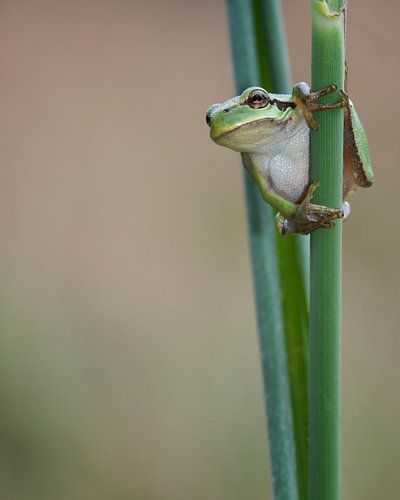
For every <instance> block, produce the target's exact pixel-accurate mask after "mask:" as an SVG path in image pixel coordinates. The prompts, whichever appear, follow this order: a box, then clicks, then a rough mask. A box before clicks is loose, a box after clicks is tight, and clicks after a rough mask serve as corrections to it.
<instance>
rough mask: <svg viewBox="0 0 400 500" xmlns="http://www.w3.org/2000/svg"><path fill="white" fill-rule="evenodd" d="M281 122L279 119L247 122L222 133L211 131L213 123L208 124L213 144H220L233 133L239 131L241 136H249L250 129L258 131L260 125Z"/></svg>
mask: <svg viewBox="0 0 400 500" xmlns="http://www.w3.org/2000/svg"><path fill="white" fill-rule="evenodd" d="M280 121H281V119H279V118H262V119H260V120H257V121H252V122H248V123H246V122H245V123H238V124H237V125H235V126H234V127H232V128H230V129H228V130H224V131H222V132H219V133H218V131H217V130H213V123H212V122H211V124H210V127H211V130H210V135H211V139H212V140H213V141H215V142H221V141H223V140H224V139H228V138H229V137H231V136H232V135H233V134H234V133H235V132H237V131H239V130H240V132H243V134H251V131H252V129H254V130H255V129H258V128H259V127H260V125H261V126H262V125H263V124H267V123H269V124H271V123H276V124H278V123H279V122H280Z"/></svg>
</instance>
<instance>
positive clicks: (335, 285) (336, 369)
mask: <svg viewBox="0 0 400 500" xmlns="http://www.w3.org/2000/svg"><path fill="white" fill-rule="evenodd" d="M340 3H342V2H339V1H333V0H332V1H331V2H329V7H330V10H331V11H334V10H337V9H338V8H339V7H340V5H338V4H340ZM311 5H312V88H313V89H321V88H323V87H325V86H326V85H328V84H330V83H336V84H337V86H338V88H339V89H342V88H343V87H344V15H343V13H341V14H340V15H338V16H332V17H329V16H328V15H327V14H328V3H327V2H326V1H324V0H312V2H311ZM337 98H338V95H337V94H336V95H334V96H329V97H327V98H326V99H325V102H332V100H335V99H337ZM322 102H323V101H322ZM317 120H318V122H319V125H320V130H319V131H318V132H317V133H312V135H311V176H312V179H318V180H319V181H320V188H319V189H318V191H317V193H316V196H315V202H316V203H320V204H323V205H327V206H330V207H341V205H342V169H343V167H342V163H343V110H334V111H327V112H321V113H319V114H318V116H317ZM341 267H342V224H341V222H339V223H336V226H335V228H334V229H329V230H324V229H320V230H317V231H315V232H314V233H313V234H312V235H311V291H310V299H311V302H310V306H311V338H310V476H309V477H310V479H309V488H310V496H309V498H310V500H338V499H339V498H340V338H341V286H342V282H341Z"/></svg>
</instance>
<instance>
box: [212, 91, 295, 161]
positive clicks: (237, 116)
mask: <svg viewBox="0 0 400 500" xmlns="http://www.w3.org/2000/svg"><path fill="white" fill-rule="evenodd" d="M294 107H295V104H293V103H284V102H282V101H278V100H277V99H272V98H271V96H270V95H269V94H268V92H267V91H266V90H264V89H263V88H260V87H250V88H248V89H246V90H245V91H244V92H243V93H242V94H241V95H240V96H237V97H233V98H232V99H229V100H228V101H225V102H224V103H222V104H214V105H213V106H211V107H210V108H209V109H208V111H207V115H206V121H207V124H208V125H209V127H210V129H211V130H210V136H211V139H212V140H213V141H215V142H216V143H217V144H220V145H221V146H225V147H227V148H230V149H233V150H234V151H238V152H241V153H251V152H258V151H259V150H260V148H261V147H262V146H264V145H265V144H267V143H268V142H271V141H273V140H274V138H275V137H276V135H277V134H278V133H279V131H280V130H281V129H282V126H283V124H284V123H285V121H286V118H287V116H288V113H287V109H288V108H290V109H293V108H294Z"/></svg>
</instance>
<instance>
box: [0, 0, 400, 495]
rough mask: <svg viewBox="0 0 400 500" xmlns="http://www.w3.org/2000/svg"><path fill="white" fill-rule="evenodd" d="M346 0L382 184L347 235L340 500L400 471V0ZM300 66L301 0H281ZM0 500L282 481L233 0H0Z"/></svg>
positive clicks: (306, 49) (361, 197)
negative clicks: (258, 320)
mask: <svg viewBox="0 0 400 500" xmlns="http://www.w3.org/2000/svg"><path fill="white" fill-rule="evenodd" d="M376 5H377V4H376V2H374V1H372V0H369V1H366V0H352V1H351V2H350V9H349V13H348V30H347V38H348V57H347V59H348V62H349V67H350V74H349V92H350V94H351V96H352V98H353V100H354V101H355V102H356V103H357V106H358V109H359V112H360V114H361V116H362V118H363V121H364V124H365V127H366V129H367V132H368V135H369V140H370V146H371V152H372V156H373V160H374V167H375V172H376V184H375V185H374V187H373V188H372V189H370V190H368V191H367V190H360V191H359V192H358V193H357V194H356V195H355V196H354V197H353V199H352V209H353V211H352V216H351V218H350V220H349V222H348V223H346V224H345V229H344V318H343V319H344V331H343V450H344V468H343V482H344V498H345V499H347V500H350V499H351V500H361V499H362V500H370V499H371V500H372V499H373V500H376V499H377V498H387V499H389V498H397V497H398V491H399V489H400V475H399V467H400V451H399V449H400V447H399V445H400V430H399V419H400V400H399V395H398V394H399V391H398V379H399V376H400V367H399V363H398V356H399V320H398V317H399V312H398V307H399V306H398V297H399V277H400V265H399V258H398V256H399V254H400V237H399V230H398V228H399V223H398V221H397V216H396V213H397V212H398V201H397V200H398V193H397V189H398V185H399V184H400V169H399V160H400V140H399V132H398V130H399V129H398V124H397V118H398V113H399V103H398V101H397V100H396V99H397V97H396V96H397V94H398V81H399V65H398V57H399V56H398V54H399V48H400V46H399V45H400V44H399V36H398V19H399V15H400V4H399V3H398V2H397V1H396V0H389V1H387V2H386V3H385V8H384V9H383V8H379V9H378V8H377V6H376ZM283 7H284V13H285V21H286V28H287V35H288V43H289V49H290V54H291V60H292V68H293V81H299V80H306V81H309V79H310V69H309V68H310V19H309V2H308V0H302V1H300V2H296V6H294V3H293V2H292V1H291V0H285V1H283ZM0 61H1V77H0V91H1V100H0V101H1V104H0V109H1V113H0V157H1V183H0V220H1V235H2V237H1V244H0V252H1V259H0V273H1V274H0V328H1V335H0V407H1V411H0V415H1V416H0V490H1V497H2V498H3V499H5V500H25V499H26V500H31V499H38V500H39V499H40V500H50V499H51V500H72V499H74V500H80V499H82V500H103V499H104V500H109V499H115V500H130V499H135V500H188V499H190V500H203V499H208V500H222V499H228V498H229V499H230V500H248V499H252V500H264V499H268V498H271V491H270V487H271V485H270V476H269V468H268V457H267V454H266V450H265V448H266V431H265V416H264V406H263V401H262V388H261V375H260V364H259V358H258V351H257V349H258V345H257V334H256V326H255V320H254V307H253V296H252V284H251V277H250V266H249V258H248V253H247V252H248V248H247V233H246V223H245V215H244V209H243V205H244V204H243V189H242V171H241V167H240V162H239V157H238V155H235V154H234V153H233V152H231V151H228V150H225V149H223V148H219V147H217V146H215V144H213V143H212V142H211V141H210V140H209V137H208V128H207V126H206V123H205V111H206V109H207V107H208V106H209V105H210V104H211V103H214V102H218V101H221V100H224V99H226V98H229V97H231V96H232V95H233V94H234V90H233V83H232V70H231V61H230V51H229V45H228V36H227V26H226V17H225V5H224V2H223V1H222V0H221V1H218V2H214V1H211V0H207V1H202V2H195V1H189V2H188V1H182V0H180V1H178V0H169V1H168V2H165V1H162V0H158V1H156V0H147V1H138V0H133V1H128V0H114V1H110V0H109V1H105V0H80V1H76V0H74V1H71V0H35V1H32V2H24V1H21V0H1V1H0Z"/></svg>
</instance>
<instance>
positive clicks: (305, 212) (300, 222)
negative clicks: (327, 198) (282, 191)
mask: <svg viewBox="0 0 400 500" xmlns="http://www.w3.org/2000/svg"><path fill="white" fill-rule="evenodd" d="M318 185H319V182H318V181H314V182H312V183H311V184H310V186H309V188H308V191H307V193H306V195H305V197H304V199H303V200H302V201H301V203H299V204H297V205H296V208H295V210H294V212H293V215H292V217H290V218H288V219H287V218H285V217H284V216H283V215H281V214H278V215H277V218H276V223H277V227H278V231H279V233H280V234H290V233H299V234H309V233H311V232H312V231H315V229H319V228H320V227H324V228H326V229H329V228H331V227H334V225H335V223H334V221H335V220H338V219H342V218H343V217H344V216H345V215H346V216H347V215H348V213H349V205H348V204H346V206H345V205H344V206H343V210H342V209H338V208H330V207H325V206H324V205H316V204H314V203H311V200H312V197H313V195H314V192H315V190H316V189H317V187H318Z"/></svg>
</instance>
